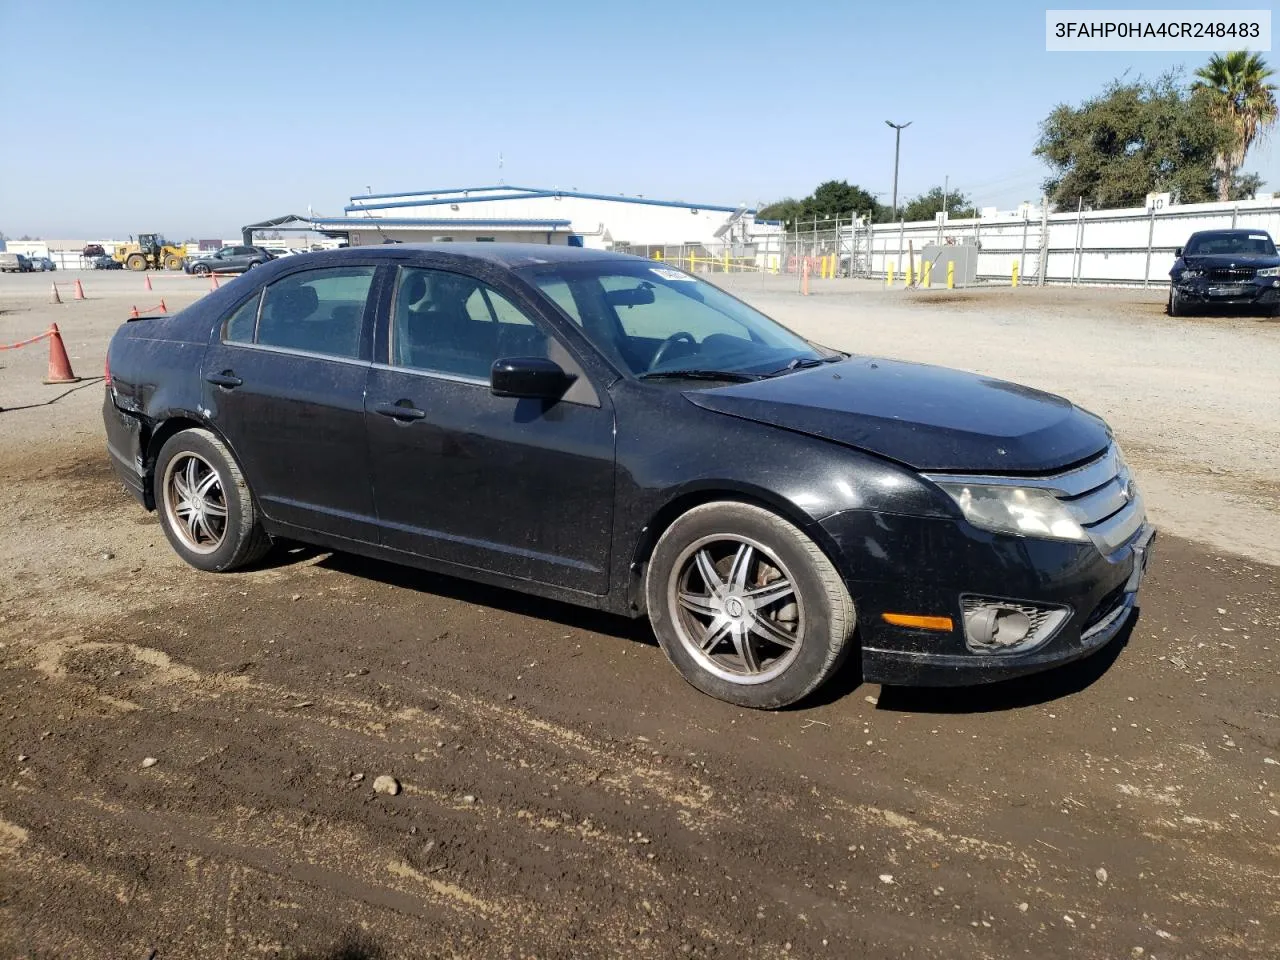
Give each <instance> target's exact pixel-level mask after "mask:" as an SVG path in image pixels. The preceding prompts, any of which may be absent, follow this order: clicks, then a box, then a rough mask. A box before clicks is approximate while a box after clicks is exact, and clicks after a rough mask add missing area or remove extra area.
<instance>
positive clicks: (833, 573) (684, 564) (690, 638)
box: [645, 502, 855, 710]
mask: <svg viewBox="0 0 1280 960" xmlns="http://www.w3.org/2000/svg"><path fill="white" fill-rule="evenodd" d="M645 588H646V596H647V602H648V608H649V619H650V622H651V623H652V624H653V630H654V633H655V634H656V636H657V638H658V643H659V644H660V645H661V646H662V649H663V652H664V653H666V655H667V657H668V659H670V660H671V662H672V663H673V664H674V665H675V667H676V669H678V670H679V671H680V672H681V674H683V675H684V678H685V679H686V680H688V681H689V683H691V684H692V685H693V686H695V687H697V688H698V689H699V690H701V691H702V692H703V693H707V694H710V695H711V696H713V697H716V698H718V699H720V700H725V701H727V702H729V703H734V704H738V705H739V706H743V707H753V708H756V709H764V710H770V709H776V708H778V707H784V706H786V705H787V704H790V703H794V702H796V701H797V700H800V699H802V698H803V697H805V696H808V695H809V694H810V693H812V692H813V691H814V690H816V689H818V687H819V686H821V685H822V684H823V683H824V682H825V681H826V680H827V679H828V678H829V677H830V676H831V674H832V673H833V672H834V671H835V669H836V668H837V667H838V666H839V664H840V662H841V661H842V659H843V655H844V654H845V653H846V652H847V650H848V649H849V646H850V645H851V639H852V635H853V630H854V626H855V615H854V606H853V601H852V599H850V597H849V592H848V590H847V589H846V588H845V585H844V581H843V580H842V579H841V578H840V575H839V573H838V572H837V570H836V569H835V567H834V566H833V565H832V563H831V561H830V560H828V559H827V557H826V555H825V554H823V552H822V551H821V550H820V549H818V547H817V545H816V544H815V543H814V542H813V541H812V540H810V539H809V538H808V537H806V536H805V535H804V534H803V533H802V532H801V531H800V530H798V529H797V528H796V527H794V526H792V525H791V524H790V523H788V522H787V521H786V520H783V519H782V518H781V517H779V516H777V515H776V514H774V513H770V512H769V511H768V510H764V509H762V508H760V507H756V506H752V505H750V504H745V503H733V502H721V503H709V504H704V505H703V506H699V507H695V508H693V509H692V510H690V511H689V512H688V513H685V514H684V515H682V516H681V517H679V518H678V519H677V520H676V521H675V522H674V523H673V524H672V525H671V526H670V527H669V528H668V529H667V531H666V532H665V533H664V534H663V535H662V537H661V539H660V540H659V541H658V543H657V545H656V546H655V547H654V551H653V557H652V558H651V560H650V563H649V570H648V574H647V577H646V584H645Z"/></svg>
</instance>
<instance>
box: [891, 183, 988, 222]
mask: <svg viewBox="0 0 1280 960" xmlns="http://www.w3.org/2000/svg"><path fill="white" fill-rule="evenodd" d="M942 202H943V189H942V187H934V188H933V189H931V190H928V191H926V192H925V193H922V194H920V196H918V197H913V198H911V199H910V200H908V201H907V202H906V204H905V205H904V206H903V207H902V209H901V210H899V211H898V215H899V216H900V217H901V218H902V219H903V220H907V221H914V220H932V219H934V218H935V217H936V216H937V215H938V214H939V213H941V212H942ZM946 203H947V214H948V215H949V216H951V217H976V216H977V212H976V211H975V210H974V209H973V204H972V203H971V202H970V200H969V198H968V197H966V196H965V195H964V194H963V193H961V192H960V191H959V190H948V191H946Z"/></svg>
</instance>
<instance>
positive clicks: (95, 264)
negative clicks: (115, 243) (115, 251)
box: [91, 254, 124, 270]
mask: <svg viewBox="0 0 1280 960" xmlns="http://www.w3.org/2000/svg"><path fill="white" fill-rule="evenodd" d="M91 266H92V268H93V269H94V270H123V269H124V264H123V263H121V262H120V261H119V260H116V259H115V258H113V257H108V256H107V255H106V254H103V255H102V256H100V257H94V258H93V260H92V261H91Z"/></svg>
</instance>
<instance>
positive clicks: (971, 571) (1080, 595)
mask: <svg viewBox="0 0 1280 960" xmlns="http://www.w3.org/2000/svg"><path fill="white" fill-rule="evenodd" d="M822 526H823V528H824V529H825V530H826V532H827V533H828V534H829V535H830V536H831V537H832V538H833V539H834V540H835V543H836V546H837V548H838V554H839V556H840V557H841V558H846V559H844V560H842V563H843V564H844V567H845V568H844V569H842V571H841V572H842V573H843V574H844V576H845V581H846V583H847V584H848V586H849V590H850V593H851V595H852V596H853V598H854V602H855V604H856V606H857V609H858V630H859V633H860V636H861V641H862V645H861V646H862V674H863V678H864V679H865V680H867V681H868V682H871V683H885V684H897V685H903V686H922V687H935V686H969V685H973V684H981V683H993V682H996V681H1000V680H1007V679H1011V678H1013V677H1019V676H1024V675H1027V674H1031V673H1037V672H1040V671H1043V670H1048V669H1051V668H1053V667H1057V666H1061V665H1063V664H1066V663H1070V662H1071V661H1073V660H1079V659H1081V658H1083V657H1087V656H1089V655H1090V654H1092V653H1095V652H1097V651H1098V650H1101V649H1102V648H1104V647H1105V646H1107V644H1109V643H1110V642H1111V641H1112V640H1114V639H1115V638H1116V637H1117V636H1118V635H1119V634H1120V633H1121V632H1123V631H1124V629H1125V628H1126V626H1127V625H1128V624H1129V622H1130V621H1131V620H1132V618H1133V615H1134V612H1135V610H1136V608H1137V599H1138V591H1139V587H1140V585H1141V581H1142V577H1143V574H1144V573H1145V571H1146V568H1147V564H1148V562H1149V560H1150V556H1151V546H1152V543H1153V541H1154V538H1155V528H1154V527H1152V526H1151V525H1150V524H1149V523H1146V522H1144V523H1143V525H1142V526H1141V527H1140V528H1139V529H1138V530H1137V532H1135V533H1134V534H1133V535H1132V536H1131V537H1130V538H1129V539H1128V540H1127V541H1125V543H1123V544H1122V545H1121V546H1120V547H1119V548H1117V549H1116V550H1115V551H1114V552H1113V553H1112V554H1111V555H1109V556H1104V555H1103V554H1102V553H1101V552H1100V551H1099V550H1098V548H1097V547H1096V546H1095V545H1094V544H1093V543H1071V542H1065V541H1053V540H1034V539H1027V538H1020V537H1011V536H1002V535H998V534H986V533H984V532H982V531H977V530H975V529H973V528H972V527H968V526H967V525H965V524H962V523H960V522H957V521H952V520H941V519H925V518H919V517H903V516H891V515H885V514H872V513H866V512H862V511H849V512H846V513H841V514H837V515H835V516H834V517H831V518H828V519H827V520H826V521H824V522H823V524H822ZM847 558H857V559H856V562H853V561H850V560H849V559H847ZM972 595H980V596H984V597H990V598H996V599H1000V600H1007V601H1011V602H1017V603H1022V604H1031V605H1042V606H1044V607H1053V608H1063V609H1066V610H1067V611H1069V612H1068V615H1067V616H1066V618H1065V619H1063V620H1062V621H1061V623H1059V624H1058V625H1057V627H1056V628H1055V629H1054V630H1053V632H1052V633H1049V634H1048V635H1047V636H1046V637H1045V638H1043V639H1042V640H1040V641H1039V642H1037V643H1036V644H1035V645H1034V646H1031V647H1029V648H1027V649H1025V650H1022V651H1017V652H1003V651H995V652H987V651H981V652H979V651H976V650H974V649H971V648H970V646H969V645H968V644H967V643H966V641H965V633H964V622H965V620H964V609H963V606H962V600H961V598H962V596H972ZM886 613H912V614H923V615H932V616H948V617H950V618H951V620H952V623H953V624H954V628H953V629H952V630H950V631H938V630H925V629H917V628H913V627H902V626H895V625H891V624H889V623H887V622H886V621H885V620H884V616H883V615H884V614H886Z"/></svg>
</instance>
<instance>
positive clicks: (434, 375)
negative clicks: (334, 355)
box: [371, 363, 489, 387]
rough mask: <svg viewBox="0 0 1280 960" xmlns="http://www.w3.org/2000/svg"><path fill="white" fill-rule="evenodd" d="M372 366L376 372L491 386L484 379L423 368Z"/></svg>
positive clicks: (390, 364)
mask: <svg viewBox="0 0 1280 960" xmlns="http://www.w3.org/2000/svg"><path fill="white" fill-rule="evenodd" d="M371 366H372V367H373V369H374V370H389V371H391V372H392V373H407V374H411V375H413V376H415V377H429V378H430V379H432V380H447V381H448V382H449V383H470V384H472V385H474V386H479V387H487V386H489V381H488V380H487V379H486V378H484V377H468V376H466V375H465V374H461V373H445V372H444V371H442V370H425V369H423V368H422V367H405V366H400V365H399V364H394V363H373V364H371Z"/></svg>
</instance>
